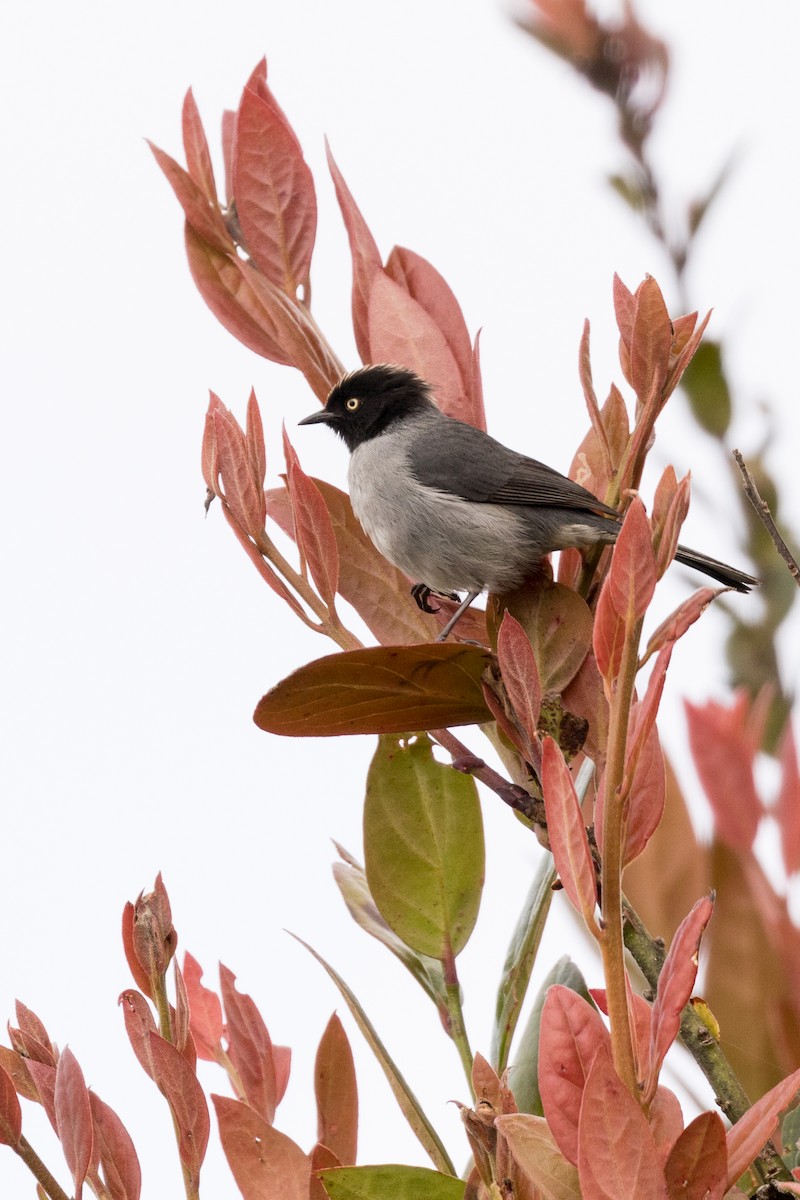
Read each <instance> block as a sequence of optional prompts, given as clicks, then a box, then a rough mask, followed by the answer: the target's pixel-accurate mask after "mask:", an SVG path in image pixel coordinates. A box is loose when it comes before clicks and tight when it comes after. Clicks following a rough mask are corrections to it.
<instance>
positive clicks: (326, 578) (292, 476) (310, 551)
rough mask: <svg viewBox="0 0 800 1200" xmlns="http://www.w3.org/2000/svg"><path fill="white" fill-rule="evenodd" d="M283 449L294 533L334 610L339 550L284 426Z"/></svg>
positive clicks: (325, 511) (315, 490)
mask: <svg viewBox="0 0 800 1200" xmlns="http://www.w3.org/2000/svg"><path fill="white" fill-rule="evenodd" d="M283 452H284V455H285V457H286V469H287V476H286V483H287V487H288V489H289V497H290V499H291V502H292V513H293V515H294V528H295V537H296V540H297V545H298V548H299V550H300V552H301V554H302V555H303V557H304V558H305V560H306V562H307V563H308V566H309V570H310V571H311V576H312V578H313V580H314V583H315V584H316V586H317V590H318V591H319V594H320V596H321V598H322V600H323V601H324V603H325V604H326V605H327V607H328V609H329V610H330V611H331V612H333V611H334V608H335V605H336V591H337V589H338V587H339V551H338V549H337V546H336V537H335V536H334V532H333V525H332V524H331V519H330V516H329V515H328V509H327V507H326V505H325V501H324V500H323V498H322V496H321V495H320V492H319V489H318V488H317V485H316V484H315V483H314V481H313V480H312V479H311V478H310V477H309V476H308V475H306V473H305V471H304V470H303V468H302V467H301V466H300V460H299V458H298V457H297V452H296V451H295V449H294V446H292V444H291V442H290V441H289V438H288V435H287V433H286V426H285V425H284V428H283Z"/></svg>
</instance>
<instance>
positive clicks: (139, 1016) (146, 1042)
mask: <svg viewBox="0 0 800 1200" xmlns="http://www.w3.org/2000/svg"><path fill="white" fill-rule="evenodd" d="M119 1003H120V1004H121V1005H122V1015H123V1019H124V1021H125V1032H126V1033H127V1035H128V1039H129V1041H130V1043H131V1046H132V1048H133V1053H134V1054H135V1055H136V1057H137V1058H138V1060H139V1062H140V1063H141V1065H142V1067H143V1068H144V1070H145V1072H146V1073H147V1074H148V1075H149V1076H150V1078H151V1079H153V1080H155V1078H156V1075H155V1068H154V1066H153V1059H152V1054H151V1047H150V1034H151V1033H155V1031H156V1023H155V1020H154V1019H153V1014H152V1012H151V1011H150V1007H149V1005H148V1003H147V1001H146V1000H145V998H144V996H142V994H141V993H140V992H135V991H133V989H130V990H128V991H126V992H123V993H122V995H121V996H120V998H119Z"/></svg>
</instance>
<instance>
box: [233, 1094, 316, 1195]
mask: <svg viewBox="0 0 800 1200" xmlns="http://www.w3.org/2000/svg"><path fill="white" fill-rule="evenodd" d="M211 1099H212V1100H213V1102H214V1108H215V1109H216V1113H217V1122H218V1124H219V1136H220V1141H221V1142H222V1149H223V1150H224V1151H225V1157H226V1158H227V1160H228V1165H229V1166H230V1169H231V1172H232V1174H233V1178H234V1179H235V1180H236V1186H237V1187H238V1189H239V1191H240V1192H241V1194H242V1197H243V1200H308V1195H309V1191H308V1188H309V1181H310V1178H311V1161H310V1159H309V1157H308V1155H307V1154H304V1153H303V1151H302V1150H301V1149H300V1147H299V1146H298V1145H297V1144H296V1143H295V1142H293V1141H292V1140H291V1138H288V1137H286V1135H285V1134H283V1133H279V1132H278V1130H277V1129H273V1128H272V1126H271V1125H268V1124H267V1122H266V1121H264V1119H263V1118H262V1117H260V1116H259V1115H258V1113H256V1112H254V1111H253V1109H252V1108H249V1107H248V1106H247V1105H246V1104H242V1103H241V1102H240V1101H239V1100H231V1099H229V1098H228V1097H227V1096H212V1097H211Z"/></svg>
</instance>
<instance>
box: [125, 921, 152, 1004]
mask: <svg viewBox="0 0 800 1200" xmlns="http://www.w3.org/2000/svg"><path fill="white" fill-rule="evenodd" d="M133 923H134V907H133V905H132V904H131V902H130V900H129V901H128V902H127V904H126V905H125V907H124V909H123V910H122V946H123V949H124V951H125V958H126V959H127V962H128V966H129V967H130V971H131V975H132V976H133V978H134V982H135V983H136V984H137V986H138V987H139V988H141V990H142V991H143V992H144V994H145V995H146V996H149V997H150V999H152V998H153V992H152V988H151V986H150V979H149V977H148V974H147V972H146V971H145V969H144V967H143V966H142V964H141V963H140V962H139V959H138V958H137V957H136V950H135V949H134V944H133Z"/></svg>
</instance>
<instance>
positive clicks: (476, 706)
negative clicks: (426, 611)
mask: <svg viewBox="0 0 800 1200" xmlns="http://www.w3.org/2000/svg"><path fill="white" fill-rule="evenodd" d="M490 662H491V656H490V655H489V653H488V651H486V650H481V649H480V648H478V647H476V646H459V645H454V644H448V645H445V644H443V643H439V644H431V645H424V646H386V647H384V646H374V647H370V648H368V649H365V650H351V651H347V652H346V653H344V654H329V655H327V656H326V657H325V658H318V659H317V660H316V661H315V662H311V663H308V664H307V665H306V666H304V667H301V668H300V669H299V670H298V671H295V672H294V673H293V674H292V675H289V676H288V677H287V678H286V679H284V680H283V682H282V683H279V684H277V686H276V687H274V688H272V689H271V691H269V692H267V694H266V695H265V696H262V698H261V700H260V701H259V703H258V705H257V706H256V711H255V714H254V718H253V719H254V720H255V723H256V725H258V727H259V728H260V729H264V730H266V732H267V733H280V734H283V735H284V736H288V737H336V736H339V735H340V734H344V733H406V732H408V730H411V729H418V730H423V729H441V728H444V727H450V726H453V725H474V724H480V723H481V722H483V721H486V720H487V715H488V709H487V707H486V703H485V701H484V698H483V692H482V690H481V683H480V680H481V676H482V674H483V672H484V670H485V669H486V667H487V666H488V665H489V663H490Z"/></svg>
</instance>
